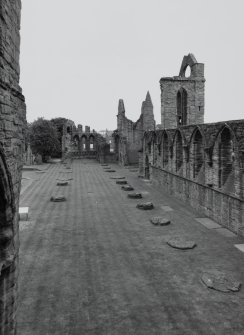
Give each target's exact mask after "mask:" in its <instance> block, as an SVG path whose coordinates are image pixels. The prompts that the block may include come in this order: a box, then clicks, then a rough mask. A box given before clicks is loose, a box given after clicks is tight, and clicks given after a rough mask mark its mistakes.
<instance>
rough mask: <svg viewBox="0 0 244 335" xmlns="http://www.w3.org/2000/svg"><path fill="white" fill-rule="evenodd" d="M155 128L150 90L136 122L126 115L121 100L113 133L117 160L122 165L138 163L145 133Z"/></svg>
mask: <svg viewBox="0 0 244 335" xmlns="http://www.w3.org/2000/svg"><path fill="white" fill-rule="evenodd" d="M154 129H155V120H154V114H153V104H152V100H151V96H150V93H149V92H148V93H147V96H146V99H145V101H143V103H142V107H141V115H140V118H139V119H138V120H137V121H136V122H133V121H131V120H129V119H128V118H127V117H126V116H125V107H124V101H123V100H122V99H121V100H119V106H118V115H117V130H116V131H115V132H114V134H113V138H114V150H115V155H116V159H117V161H118V162H119V163H120V164H122V165H130V164H138V162H139V160H140V151H141V149H142V138H143V134H144V132H145V131H146V130H154Z"/></svg>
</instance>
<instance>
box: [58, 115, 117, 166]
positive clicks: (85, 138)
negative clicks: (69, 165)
mask: <svg viewBox="0 0 244 335" xmlns="http://www.w3.org/2000/svg"><path fill="white" fill-rule="evenodd" d="M71 122H72V125H71ZM62 153H63V154H62V158H63V159H66V158H72V159H73V158H77V159H82V158H86V159H96V160H98V161H99V162H101V163H105V162H108V163H111V162H115V155H114V153H113V152H111V150H110V144H108V143H107V141H106V138H105V137H104V136H102V135H101V134H99V133H97V132H96V131H95V130H93V131H91V129H90V127H88V126H85V128H84V131H83V126H82V125H78V127H77V128H76V127H75V124H74V123H73V121H70V120H69V122H68V123H67V124H66V125H65V126H64V129H63V136H62Z"/></svg>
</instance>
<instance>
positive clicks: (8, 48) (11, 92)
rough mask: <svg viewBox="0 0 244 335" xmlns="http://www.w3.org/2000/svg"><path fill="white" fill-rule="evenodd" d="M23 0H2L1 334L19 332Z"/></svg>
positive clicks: (0, 70)
mask: <svg viewBox="0 0 244 335" xmlns="http://www.w3.org/2000/svg"><path fill="white" fill-rule="evenodd" d="M20 12H21V2H20V0H15V1H13V0H1V2H0V28H1V29H0V62H1V66H0V334H3V335H11V334H15V333H16V326H15V323H16V321H15V320H16V298H17V274H18V271H17V267H18V248H19V240H18V207H19V194H20V185H21V170H22V157H23V153H24V148H25V144H24V138H25V129H26V107H25V101H24V97H23V95H22V91H21V88H20V87H19V75H20V70H19V53H20V34H19V29H20Z"/></svg>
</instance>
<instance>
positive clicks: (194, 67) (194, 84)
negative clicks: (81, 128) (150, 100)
mask: <svg viewBox="0 0 244 335" xmlns="http://www.w3.org/2000/svg"><path fill="white" fill-rule="evenodd" d="M188 67H189V68H190V71H191V73H190V76H189V77H186V69H187V68H188ZM204 87H205V78H204V64H202V63H198V62H197V61H196V58H195V57H194V55H193V54H189V55H188V56H184V58H183V61H182V65H181V69H180V73H179V75H178V76H175V77H164V78H162V79H161V80H160V88H161V125H162V127H163V128H177V127H180V126H184V125H190V124H199V123H204Z"/></svg>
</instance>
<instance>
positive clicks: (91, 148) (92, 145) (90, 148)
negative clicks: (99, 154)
mask: <svg viewBox="0 0 244 335" xmlns="http://www.w3.org/2000/svg"><path fill="white" fill-rule="evenodd" d="M94 146H95V138H94V135H90V136H89V150H91V151H93V150H94Z"/></svg>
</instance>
